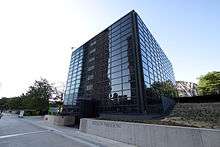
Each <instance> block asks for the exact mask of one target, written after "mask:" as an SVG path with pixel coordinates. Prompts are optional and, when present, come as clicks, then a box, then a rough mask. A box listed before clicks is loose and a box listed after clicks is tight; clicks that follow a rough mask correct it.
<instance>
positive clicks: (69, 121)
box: [44, 115, 75, 126]
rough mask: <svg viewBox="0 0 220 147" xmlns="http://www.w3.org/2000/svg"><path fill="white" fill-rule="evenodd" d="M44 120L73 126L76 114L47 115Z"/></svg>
mask: <svg viewBox="0 0 220 147" xmlns="http://www.w3.org/2000/svg"><path fill="white" fill-rule="evenodd" d="M44 121H46V122H49V123H52V124H55V125H59V126H73V125H74V124H75V117H74V116H56V115H45V116H44Z"/></svg>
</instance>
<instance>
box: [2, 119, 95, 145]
mask: <svg viewBox="0 0 220 147" xmlns="http://www.w3.org/2000/svg"><path fill="white" fill-rule="evenodd" d="M90 146H98V145H94V144H91V143H89V142H86V141H84V140H80V139H75V138H71V137H68V136H66V135H65V134H62V133H60V132H59V133H58V132H56V131H54V130H50V129H46V128H42V127H39V126H36V125H34V124H32V123H29V122H27V121H25V120H24V119H22V118H18V117H17V116H15V115H8V116H6V115H4V116H3V117H2V119H0V147H90Z"/></svg>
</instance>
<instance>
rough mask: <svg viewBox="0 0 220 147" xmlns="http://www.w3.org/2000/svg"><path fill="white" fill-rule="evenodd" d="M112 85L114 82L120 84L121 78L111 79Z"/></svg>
mask: <svg viewBox="0 0 220 147" xmlns="http://www.w3.org/2000/svg"><path fill="white" fill-rule="evenodd" d="M111 83H112V85H115V84H120V83H121V78H117V79H113V80H112V81H111Z"/></svg>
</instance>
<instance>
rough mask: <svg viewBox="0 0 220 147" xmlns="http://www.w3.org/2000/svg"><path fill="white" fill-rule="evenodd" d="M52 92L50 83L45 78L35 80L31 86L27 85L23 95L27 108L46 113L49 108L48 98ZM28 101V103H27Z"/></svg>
mask: <svg viewBox="0 0 220 147" xmlns="http://www.w3.org/2000/svg"><path fill="white" fill-rule="evenodd" d="M52 93H53V87H52V85H51V84H50V83H49V82H48V81H47V80H46V79H41V80H40V81H35V82H34V85H33V86H30V87H29V90H28V92H27V93H26V95H25V96H24V99H25V101H26V102H25V101H24V103H25V105H26V107H27V108H29V109H30V108H31V109H35V110H37V111H40V112H41V113H46V112H47V111H48V109H49V98H50V97H51V95H52ZM28 102H29V103H28Z"/></svg>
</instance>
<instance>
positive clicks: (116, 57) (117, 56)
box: [112, 54, 121, 61]
mask: <svg viewBox="0 0 220 147" xmlns="http://www.w3.org/2000/svg"><path fill="white" fill-rule="evenodd" d="M120 58H121V54H118V55H116V56H113V57H112V61H114V60H118V59H120Z"/></svg>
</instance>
